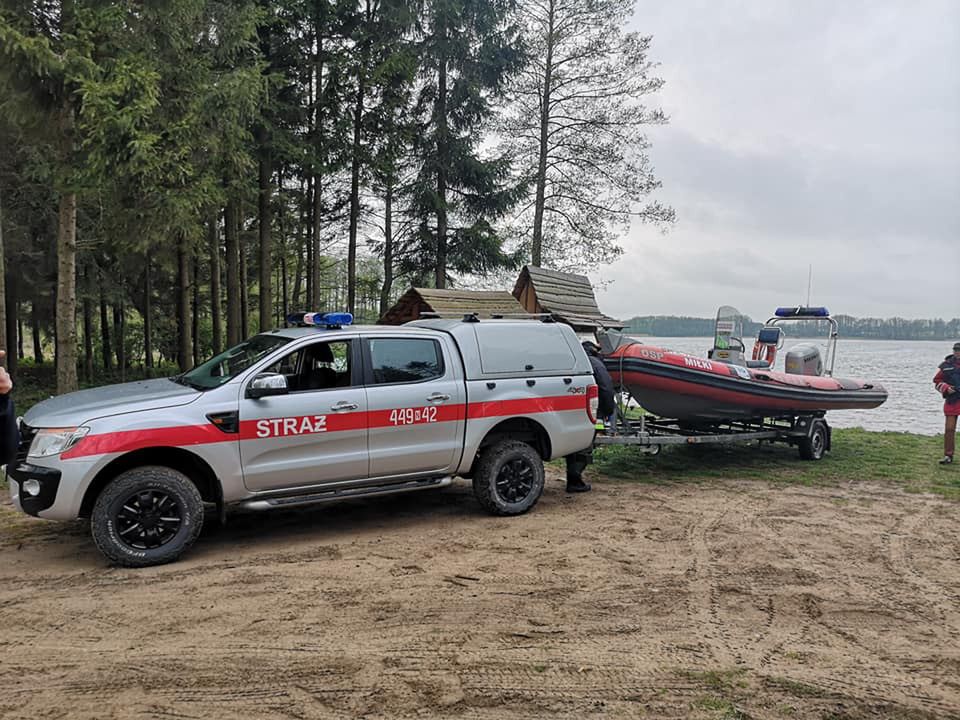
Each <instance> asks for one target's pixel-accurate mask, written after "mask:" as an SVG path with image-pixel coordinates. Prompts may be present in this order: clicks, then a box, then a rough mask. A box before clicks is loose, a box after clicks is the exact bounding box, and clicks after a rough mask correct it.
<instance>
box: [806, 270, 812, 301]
mask: <svg viewBox="0 0 960 720" xmlns="http://www.w3.org/2000/svg"><path fill="white" fill-rule="evenodd" d="M809 268H810V269H809V271H808V272H807V307H810V287H811V286H812V285H813V263H810V266H809Z"/></svg>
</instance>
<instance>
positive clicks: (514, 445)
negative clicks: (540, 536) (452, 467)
mask: <svg viewBox="0 0 960 720" xmlns="http://www.w3.org/2000/svg"><path fill="white" fill-rule="evenodd" d="M543 481H544V472H543V460H542V459H541V458H540V454H539V453H538V452H537V451H536V450H534V449H533V448H532V447H530V446H529V445H527V444H526V443H524V442H520V441H519V440H501V441H500V442H498V443H496V444H495V445H491V446H490V447H488V448H487V449H485V450H484V451H483V454H482V455H481V456H480V459H479V461H478V462H477V466H476V469H475V470H474V473H473V494H474V495H475V496H476V498H477V501H478V502H479V503H480V506H481V507H482V508H483V509H484V510H486V511H487V512H489V513H491V514H493V515H520V514H522V513H525V512H527V510H529V509H530V508H532V507H533V506H534V505H536V504H537V500H539V499H540V495H541V493H542V492H543Z"/></svg>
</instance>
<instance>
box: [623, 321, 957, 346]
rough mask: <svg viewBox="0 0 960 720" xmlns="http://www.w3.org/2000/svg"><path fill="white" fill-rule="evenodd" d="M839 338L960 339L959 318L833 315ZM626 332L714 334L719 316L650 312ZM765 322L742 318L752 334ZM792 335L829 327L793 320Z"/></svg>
mask: <svg viewBox="0 0 960 720" xmlns="http://www.w3.org/2000/svg"><path fill="white" fill-rule="evenodd" d="M833 319H834V320H836V321H837V324H838V325H839V332H840V337H848V338H873V339H875V340H944V341H949V342H956V341H957V340H960V318H954V319H953V320H939V319H937V320H907V319H904V318H886V319H880V318H855V317H852V316H850V315H834V316H833ZM626 323H627V326H626V332H629V333H636V334H638V335H650V336H652V337H713V329H714V324H715V323H716V318H695V317H683V316H676V315H647V316H643V317H632V318H630V319H629V320H627V321H626ZM762 325H763V323H760V322H754V321H753V320H752V319H751V318H750V317H747V316H744V318H743V333H744V336H746V337H753V336H755V335H756V334H757V331H758V330H760V328H761V327H762ZM787 327H788V328H789V332H790V334H791V335H793V336H795V337H796V336H799V337H822V336H825V335H826V332H827V326H826V325H824V324H823V323H822V322H821V323H817V322H801V321H792V322H791V323H790V324H789V325H788V326H787Z"/></svg>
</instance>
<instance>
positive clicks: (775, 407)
mask: <svg viewBox="0 0 960 720" xmlns="http://www.w3.org/2000/svg"><path fill="white" fill-rule="evenodd" d="M786 320H818V321H826V322H829V323H830V326H831V333H830V336H829V338H828V341H827V360H828V362H827V363H826V369H825V363H824V362H823V360H822V359H821V356H820V352H819V349H818V348H817V347H816V346H814V345H811V344H803V345H799V346H797V347H794V348H791V349H790V350H789V351H788V353H787V356H786V362H785V371H784V372H778V371H775V370H773V369H772V368H773V366H774V363H775V361H776V355H777V351H778V350H779V349H780V347H782V345H783V339H784V335H783V332H782V328H780V327H779V323H781V322H784V321H786ZM742 321H743V316H742V315H741V314H740V313H739V312H738V311H737V310H736V309H735V308H731V307H723V308H721V309H720V312H719V313H718V315H717V331H716V334H715V337H714V347H713V349H712V350H711V351H710V353H709V354H708V357H707V358H700V357H695V356H693V355H687V354H684V353H679V352H673V351H672V350H668V349H666V348H662V347H654V346H651V345H644V344H642V343H640V342H637V341H631V340H626V339H623V340H620V341H619V343H618V346H617V347H615V348H611V347H608V348H607V349H608V350H610V352H609V353H608V354H607V355H606V356H605V357H604V362H605V363H606V366H607V369H608V370H609V371H610V374H611V375H612V376H613V379H614V382H615V383H618V384H621V385H622V386H624V387H625V388H626V389H627V390H629V392H630V393H631V394H632V395H633V397H634V398H635V399H636V401H637V402H639V403H640V405H641V406H642V407H643V408H644V409H645V410H647V411H649V412H651V413H653V414H655V415H658V416H660V417H664V418H675V419H678V420H686V421H701V422H718V421H724V420H737V419H748V418H750V419H756V418H781V417H783V418H786V417H796V416H800V415H822V414H823V413H824V412H826V411H828V410H846V409H870V408H875V407H878V406H879V405H881V404H883V402H884V401H885V400H886V399H887V391H886V390H884V388H883V387H882V386H880V385H879V384H877V383H875V382H872V381H869V380H854V379H844V378H834V377H833V360H834V356H835V354H836V339H837V324H836V321H834V320H833V318H831V317H830V316H829V313H828V312H827V311H826V308H779V309H778V310H777V314H776V316H775V317H773V318H771V319H770V320H768V321H767V323H766V324H765V325H764V327H763V328H762V329H761V330H760V333H759V335H758V337H757V340H756V342H755V344H754V348H753V352H752V358H751V359H747V358H746V357H745V348H744V345H743V341H742V340H741V339H740V338H741V328H742Z"/></svg>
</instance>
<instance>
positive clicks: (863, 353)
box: [636, 337, 953, 435]
mask: <svg viewBox="0 0 960 720" xmlns="http://www.w3.org/2000/svg"><path fill="white" fill-rule="evenodd" d="M636 339H637V340H639V341H640V342H642V343H644V344H645V345H656V346H659V347H665V348H669V349H671V350H676V351H678V352H684V353H688V354H690V355H696V356H697V357H704V358H705V357H706V356H707V350H708V349H709V348H710V346H711V341H712V339H711V338H704V337H671V338H655V337H638V338H636ZM799 343H813V344H816V345H817V346H818V347H819V348H820V352H821V353H823V354H824V356H826V341H825V340H823V339H813V338H788V339H787V342H786V345H785V346H784V348H783V349H782V350H781V351H780V353H779V356H778V358H777V367H776V369H777V370H781V371H782V370H783V358H784V355H785V354H786V350H787V349H788V348H790V347H791V346H792V345H796V344H799ZM746 345H747V351H748V352H749V351H750V349H751V348H752V347H753V343H752V342H751V341H749V340H748V341H747V342H746ZM952 346H953V343H951V342H941V341H925V340H912V341H910V340H904V341H900V340H860V339H846V340H845V339H844V338H840V340H839V342H838V343H837V362H836V365H835V366H834V371H833V374H834V377H838V378H839V377H848V378H858V379H862V380H874V381H876V382H878V383H880V384H881V385H883V386H884V387H885V388H886V389H887V392H888V393H889V394H890V396H889V397H888V398H887V401H886V402H885V403H884V404H883V405H881V406H880V407H878V408H876V409H875V410H834V411H831V412H829V413H827V420H828V421H829V422H830V424H831V425H833V426H834V427H862V428H866V429H867V430H895V431H898V432H912V433H919V434H921V435H936V434H939V433H942V432H943V400H942V399H941V397H940V395H939V394H938V393H937V392H936V390H934V388H933V382H932V380H933V376H934V375H935V374H936V372H937V365H939V364H940V363H941V362H943V358H944V356H946V355H948V354H949V353H950V348H951V347H952Z"/></svg>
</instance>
